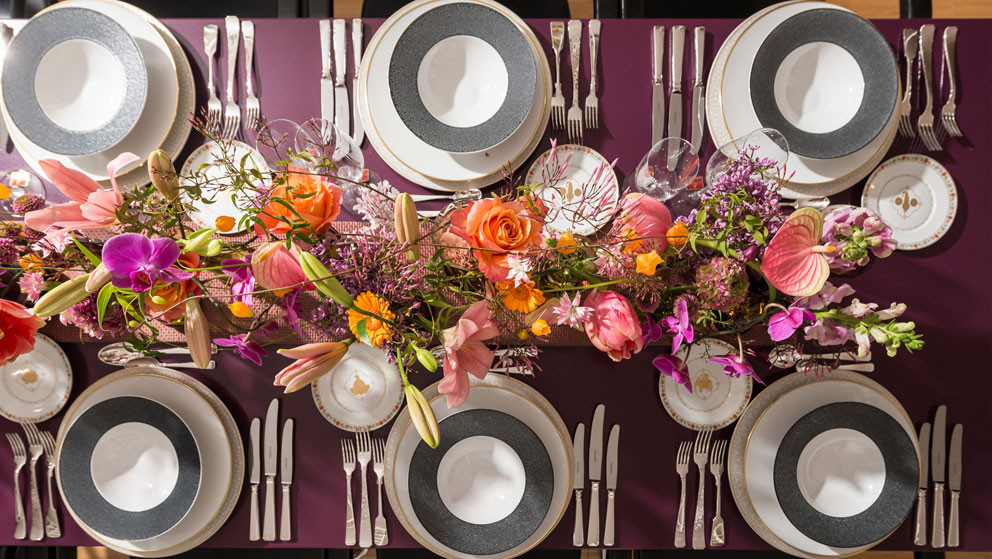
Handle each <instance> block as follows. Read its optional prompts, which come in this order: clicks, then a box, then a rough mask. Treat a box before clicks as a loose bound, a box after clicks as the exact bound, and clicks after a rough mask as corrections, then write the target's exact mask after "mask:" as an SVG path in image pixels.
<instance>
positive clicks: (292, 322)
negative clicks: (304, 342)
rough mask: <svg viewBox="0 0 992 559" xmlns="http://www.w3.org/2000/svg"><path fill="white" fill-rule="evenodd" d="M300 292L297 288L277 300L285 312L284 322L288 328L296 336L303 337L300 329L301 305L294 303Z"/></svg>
mask: <svg viewBox="0 0 992 559" xmlns="http://www.w3.org/2000/svg"><path fill="white" fill-rule="evenodd" d="M300 291H302V290H301V289H299V288H297V289H294V290H292V291H290V292H289V293H287V294H286V295H285V296H283V297H280V298H279V304H280V305H281V306H282V308H283V310H284V311H286V317H285V319H284V320H285V321H286V324H288V325H289V327H290V328H292V329H293V330H295V331H296V335H297V336H303V331H302V330H301V329H300V311H302V310H303V305H300V304H298V303H297V301H296V298H297V297H299V296H300Z"/></svg>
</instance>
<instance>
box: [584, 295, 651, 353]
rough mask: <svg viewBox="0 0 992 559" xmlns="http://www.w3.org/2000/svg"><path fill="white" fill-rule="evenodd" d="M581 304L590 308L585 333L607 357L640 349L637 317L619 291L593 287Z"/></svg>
mask: <svg viewBox="0 0 992 559" xmlns="http://www.w3.org/2000/svg"><path fill="white" fill-rule="evenodd" d="M585 306H587V307H591V308H592V310H593V312H592V316H591V317H590V318H589V320H587V321H586V324H585V327H586V335H587V336H589V341H591V342H592V345H594V346H596V349H598V350H600V351H605V352H606V353H607V355H609V356H610V359H612V360H614V361H620V360H622V359H627V358H629V357H630V356H631V355H633V354H635V353H638V352H639V351H641V348H643V347H644V334H643V332H642V331H641V324H640V322H638V321H637V311H635V310H634V306H633V305H631V304H630V301H628V300H627V299H626V298H625V297H624V296H623V295H620V294H619V293H616V292H614V291H593V292H592V293H591V294H590V295H589V296H588V297H586V302H585Z"/></svg>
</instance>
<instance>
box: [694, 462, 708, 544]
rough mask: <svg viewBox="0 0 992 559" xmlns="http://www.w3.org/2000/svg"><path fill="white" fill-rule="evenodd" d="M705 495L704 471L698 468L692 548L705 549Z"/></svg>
mask: <svg viewBox="0 0 992 559" xmlns="http://www.w3.org/2000/svg"><path fill="white" fill-rule="evenodd" d="M705 493H706V470H704V469H703V467H702V466H700V467H699V492H698V493H697V494H696V516H695V518H694V519H693V521H692V548H693V549H706V534H704V532H705V531H706V526H705V524H706V522H705V521H704V520H703V508H704V506H705V500H704V495H705Z"/></svg>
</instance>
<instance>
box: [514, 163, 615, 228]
mask: <svg viewBox="0 0 992 559" xmlns="http://www.w3.org/2000/svg"><path fill="white" fill-rule="evenodd" d="M555 155H556V156H557V159H558V163H559V164H560V165H564V169H563V170H562V172H561V179H560V180H558V181H557V182H556V183H554V184H547V181H548V180H549V178H547V177H543V176H542V171H543V170H544V167H545V165H544V164H542V162H543V161H546V160H549V159H550V158H551V157H552V153H551V150H548V151H546V152H544V153H543V154H541V156H540V157H538V158H537V159H536V160H535V161H534V163H533V164H532V165H531V166H530V169H529V170H528V171H527V179H526V180H527V184H535V183H542V186H541V187H540V188H538V189H537V190H535V193H536V194H537V196H538V197H539V198H540V199H541V201H543V202H544V205H545V206H546V207H547V210H548V216H547V219H546V224H545V229H546V230H548V231H550V232H552V233H563V232H565V231H571V232H572V233H574V234H576V235H592V234H593V233H595V232H596V231H598V230H599V228H600V227H602V226H604V225H606V224H607V223H609V221H610V219H611V218H612V217H613V214H614V212H616V209H617V204H618V203H619V201H620V186H619V183H618V182H617V175H616V173H615V172H614V171H613V168H612V167H611V166H610V162H609V161H607V160H606V158H605V157H603V156H602V155H600V154H599V153H598V152H596V151H594V150H592V149H590V148H587V147H586V146H581V145H577V144H566V145H561V146H557V147H556V148H555ZM594 179H598V180H594Z"/></svg>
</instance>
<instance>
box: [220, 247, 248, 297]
mask: <svg viewBox="0 0 992 559" xmlns="http://www.w3.org/2000/svg"><path fill="white" fill-rule="evenodd" d="M221 266H223V267H222V268H221V271H223V272H224V273H225V274H227V275H229V276H231V295H234V297H232V300H233V301H240V302H242V303H244V304H246V305H248V306H249V307H250V306H251V303H252V292H253V291H255V274H254V273H252V271H251V255H250V254H249V255H247V256H245V257H244V258H242V259H240V260H239V259H235V258H231V259H228V260H225V261H224V262H222V263H221Z"/></svg>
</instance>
